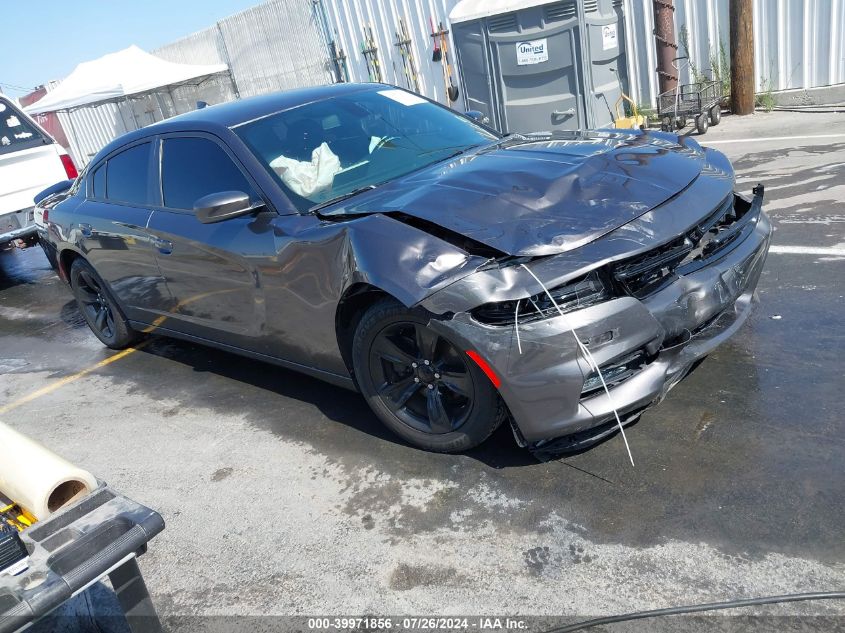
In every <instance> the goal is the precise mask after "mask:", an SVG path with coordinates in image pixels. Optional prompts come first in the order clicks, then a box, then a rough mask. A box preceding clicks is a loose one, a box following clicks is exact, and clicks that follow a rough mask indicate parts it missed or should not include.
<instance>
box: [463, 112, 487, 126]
mask: <svg viewBox="0 0 845 633" xmlns="http://www.w3.org/2000/svg"><path fill="white" fill-rule="evenodd" d="M466 115H467V116H468V117H469V118H470V119H472V120H473V121H475V122H476V123H481V124H482V125H490V119H489V118H488V116H487V115H486V114H484V113H483V112H481V111H480V110H467V111H466Z"/></svg>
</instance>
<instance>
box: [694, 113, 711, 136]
mask: <svg viewBox="0 0 845 633" xmlns="http://www.w3.org/2000/svg"><path fill="white" fill-rule="evenodd" d="M707 127H708V124H707V113H705V112H702V113H701V114H699V115H698V116H697V117H695V129H696V130H698V133H699V134H706V133H707Z"/></svg>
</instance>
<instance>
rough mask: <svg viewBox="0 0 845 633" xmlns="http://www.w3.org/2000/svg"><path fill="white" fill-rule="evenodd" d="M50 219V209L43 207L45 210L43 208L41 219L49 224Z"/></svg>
mask: <svg viewBox="0 0 845 633" xmlns="http://www.w3.org/2000/svg"><path fill="white" fill-rule="evenodd" d="M49 219H50V209H43V210H42V215H41V221H42V222H43V223H44V224H47V222H48V221H49Z"/></svg>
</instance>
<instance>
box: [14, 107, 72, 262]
mask: <svg viewBox="0 0 845 633" xmlns="http://www.w3.org/2000/svg"><path fill="white" fill-rule="evenodd" d="M76 176H77V171H76V166H75V165H74V164H73V160H72V159H71V157H70V156H69V155H68V153H67V152H66V151H65V150H64V148H63V147H62V146H61V145H59V144H58V143H57V142H56V141H55V139H53V138H52V137H51V136H50V135H49V134H48V133H47V132H46V131H44V129H43V128H41V126H39V125H38V124H37V123H36V122H35V121H33V120H32V119H31V118H30V117H29V116H27V115H26V114H24V113H23V112H22V111H21V110H20V109H18V108H17V107H16V106H15V105H14V104H13V103H12V102H11V100H9V99H7V98H6V97H4V96H3V95H0V250H5V249H7V248H12V247H15V246H18V247H26V246H32V245H34V244H35V243H36V242H37V233H36V228H37V227H36V218H35V203H34V202H33V198H34V197H35V196H36V194H38V193H40V192H41V191H42V190H44V189H46V188H47V187H49V186H51V185H53V184H55V183H57V182H59V181H62V180H69V179H73V178H76Z"/></svg>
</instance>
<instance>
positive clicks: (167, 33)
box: [0, 0, 261, 97]
mask: <svg viewBox="0 0 845 633" xmlns="http://www.w3.org/2000/svg"><path fill="white" fill-rule="evenodd" d="M260 3H261V0H74V1H72V2H68V1H67V0H41V1H40V2H29V1H23V0H21V1H13V2H11V3H7V2H3V4H4V5H5V6H4V7H3V9H2V15H0V31H2V32H0V90H2V91H3V92H4V93H6V94H8V95H11V96H13V97H18V96H21V95H23V94H25V93H26V92H29V90H30V89H32V88H34V87H35V86H38V85H41V84H44V83H46V82H48V81H50V80H51V79H63V78H64V77H66V76H67V75H68V74H70V72H71V71H72V70H73V69H74V68H75V67H76V65H77V64H79V63H80V62H85V61H89V60H92V59H96V58H97V57H100V56H102V55H105V54H106V53H112V52H114V51H118V50H120V49H123V48H126V47H127V46H129V45H130V44H137V45H138V46H140V47H141V48H143V49H144V50H146V51H151V50H152V49H154V48H156V47H158V46H161V45H162V44H167V43H169V42H172V41H173V40H177V39H179V38H180V37H183V36H185V35H190V34H191V33H194V32H196V31H200V30H202V29H204V28H207V27H209V26H212V25H213V24H214V23H215V22H216V21H217V20H220V19H222V18H225V17H227V16H230V15H232V14H234V13H238V12H240V11H242V10H243V9H246V8H248V7H251V6H254V5H256V4H260ZM16 25H20V26H19V27H16ZM21 88H23V89H24V90H21Z"/></svg>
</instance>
